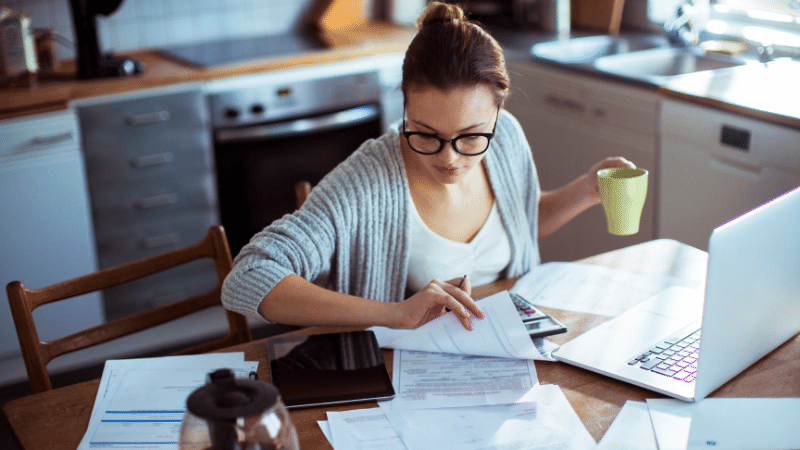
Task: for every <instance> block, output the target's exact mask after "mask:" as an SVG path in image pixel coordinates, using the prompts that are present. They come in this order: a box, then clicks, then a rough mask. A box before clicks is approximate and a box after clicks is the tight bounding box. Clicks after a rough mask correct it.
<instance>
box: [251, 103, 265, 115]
mask: <svg viewBox="0 0 800 450" xmlns="http://www.w3.org/2000/svg"><path fill="white" fill-rule="evenodd" d="M250 112H251V113H253V114H263V113H264V105H262V104H259V103H256V104H255V105H253V106H251V107H250Z"/></svg>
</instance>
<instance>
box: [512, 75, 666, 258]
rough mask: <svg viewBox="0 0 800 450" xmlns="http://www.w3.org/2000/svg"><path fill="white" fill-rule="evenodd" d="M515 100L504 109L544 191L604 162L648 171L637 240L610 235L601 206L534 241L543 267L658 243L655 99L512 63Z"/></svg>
mask: <svg viewBox="0 0 800 450" xmlns="http://www.w3.org/2000/svg"><path fill="white" fill-rule="evenodd" d="M508 70H509V72H510V76H511V86H512V92H511V95H510V97H509V98H508V100H507V101H506V109H507V110H508V111H509V112H511V113H512V114H513V115H514V116H515V117H516V118H517V120H519V122H520V124H521V125H522V128H523V130H524V131H525V135H526V137H527V139H528V142H530V145H531V151H532V152H533V159H534V162H535V164H536V169H537V171H538V174H539V180H540V184H541V187H542V190H543V191H547V190H553V189H556V188H558V187H561V186H563V185H565V184H567V183H569V182H570V181H572V180H574V179H575V178H577V177H578V176H580V175H582V174H584V173H586V171H587V170H589V168H590V167H591V166H592V165H594V164H595V163H597V162H598V161H600V160H602V159H603V158H606V157H609V156H622V157H625V158H627V159H628V160H630V161H632V162H633V163H635V164H636V165H637V166H638V167H641V168H644V169H647V170H648V171H649V180H648V190H647V200H646V202H645V206H644V211H643V213H642V219H641V224H640V228H639V232H638V233H637V234H635V235H632V236H614V235H611V234H609V233H608V231H607V229H606V224H605V216H604V213H603V210H602V207H601V206H599V205H598V206H597V207H593V208H591V209H590V210H588V211H586V212H584V213H583V214H581V215H580V216H578V217H577V218H575V219H573V220H572V221H571V222H569V223H568V224H566V225H565V226H564V227H562V228H561V229H559V230H558V231H556V232H555V233H553V234H551V235H550V236H547V237H544V238H542V239H541V240H540V241H539V248H540V252H541V256H542V260H543V261H554V260H558V261H573V260H576V259H580V258H583V257H586V256H591V255H595V254H598V253H601V252H606V251H609V250H613V249H616V248H621V247H625V246H628V245H633V244H637V243H640V242H644V241H647V240H650V239H653V238H655V237H656V229H655V225H656V211H657V209H656V203H657V202H656V200H657V195H656V188H657V186H658V184H657V179H658V174H657V172H656V154H657V134H658V133H657V125H658V119H657V111H658V101H659V99H658V95H657V93H656V91H655V90H653V89H647V88H642V87H639V86H635V85H628V84H625V83H621V82H614V81H608V80H605V79H603V78H600V77H596V76H591V75H588V74H587V75H584V74H580V73H577V72H574V71H566V70H561V69H557V68H553V67H550V66H546V65H544V64H539V63H535V62H532V61H518V60H514V61H509V62H508Z"/></svg>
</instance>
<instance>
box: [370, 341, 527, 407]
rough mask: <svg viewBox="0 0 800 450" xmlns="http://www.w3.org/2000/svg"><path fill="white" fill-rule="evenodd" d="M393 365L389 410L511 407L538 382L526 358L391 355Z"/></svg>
mask: <svg viewBox="0 0 800 450" xmlns="http://www.w3.org/2000/svg"><path fill="white" fill-rule="evenodd" d="M393 363H394V364H393V367H392V385H393V386H394V390H395V392H396V395H395V398H394V399H392V400H389V401H387V402H384V403H385V404H387V405H389V407H390V408H391V409H393V410H400V409H430V408H453V407H465V406H485V405H499V404H509V403H515V402H518V401H520V399H522V398H523V397H524V396H525V395H526V394H527V393H528V391H530V389H531V388H532V387H533V386H535V385H536V384H538V383H539V379H538V377H537V376H536V366H535V365H534V362H533V361H532V360H530V359H512V358H494V357H487V356H469V355H454V354H450V353H431V352H417V351H410V350H396V351H395V352H394V361H393Z"/></svg>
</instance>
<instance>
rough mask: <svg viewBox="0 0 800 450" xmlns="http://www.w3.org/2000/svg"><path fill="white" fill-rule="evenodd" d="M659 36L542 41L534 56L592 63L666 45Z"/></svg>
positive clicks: (577, 62)
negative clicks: (605, 57)
mask: <svg viewBox="0 0 800 450" xmlns="http://www.w3.org/2000/svg"><path fill="white" fill-rule="evenodd" d="M667 45H668V43H667V40H666V39H665V38H662V37H659V36H647V35H631V36H609V35H602V36H588V37H580V38H573V39H564V40H559V41H550V42H542V43H540V44H536V45H534V46H533V47H532V48H531V53H532V54H533V56H535V57H537V58H541V59H546V60H549V61H554V62H558V63H564V64H592V63H593V62H594V61H595V60H597V59H598V58H600V57H604V56H609V55H617V54H627V53H630V52H638V51H641V50H648V49H654V48H659V47H665V46H667Z"/></svg>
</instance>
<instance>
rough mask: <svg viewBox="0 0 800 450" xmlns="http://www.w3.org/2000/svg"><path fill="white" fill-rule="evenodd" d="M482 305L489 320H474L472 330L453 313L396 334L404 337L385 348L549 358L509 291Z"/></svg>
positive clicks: (485, 300)
mask: <svg viewBox="0 0 800 450" xmlns="http://www.w3.org/2000/svg"><path fill="white" fill-rule="evenodd" d="M478 305H479V306H480V307H481V309H482V310H483V312H484V313H485V314H486V318H484V319H473V320H472V324H473V330H472V331H469V330H467V329H465V328H464V326H463V325H462V324H461V322H459V321H458V319H456V317H455V315H454V314H453V313H452V312H451V313H447V314H445V315H443V316H441V317H437V318H436V319H434V320H432V321H430V322H428V323H426V324H425V325H422V326H421V327H419V328H417V329H415V330H410V331H406V332H405V333H403V332H398V333H392V335H393V337H397V336H401V337H399V338H397V339H395V340H394V341H393V342H391V343H389V344H386V345H383V346H384V347H388V348H393V349H395V350H418V351H426V352H437V353H453V354H460V355H478V356H496V357H501V358H521V359H540V360H541V359H546V358H545V357H544V356H543V355H542V354H541V353H539V351H538V350H537V349H536V347H535V346H534V344H533V342H532V341H531V338H530V335H528V331H527V330H526V329H525V325H523V324H522V320H520V317H519V314H518V313H517V309H516V307H515V306H514V303H513V302H512V301H511V297H510V296H509V295H508V292H507V291H503V292H500V293H497V294H495V295H492V296H490V297H487V298H484V299H482V300H479V301H478ZM382 340H383V339H382Z"/></svg>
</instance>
